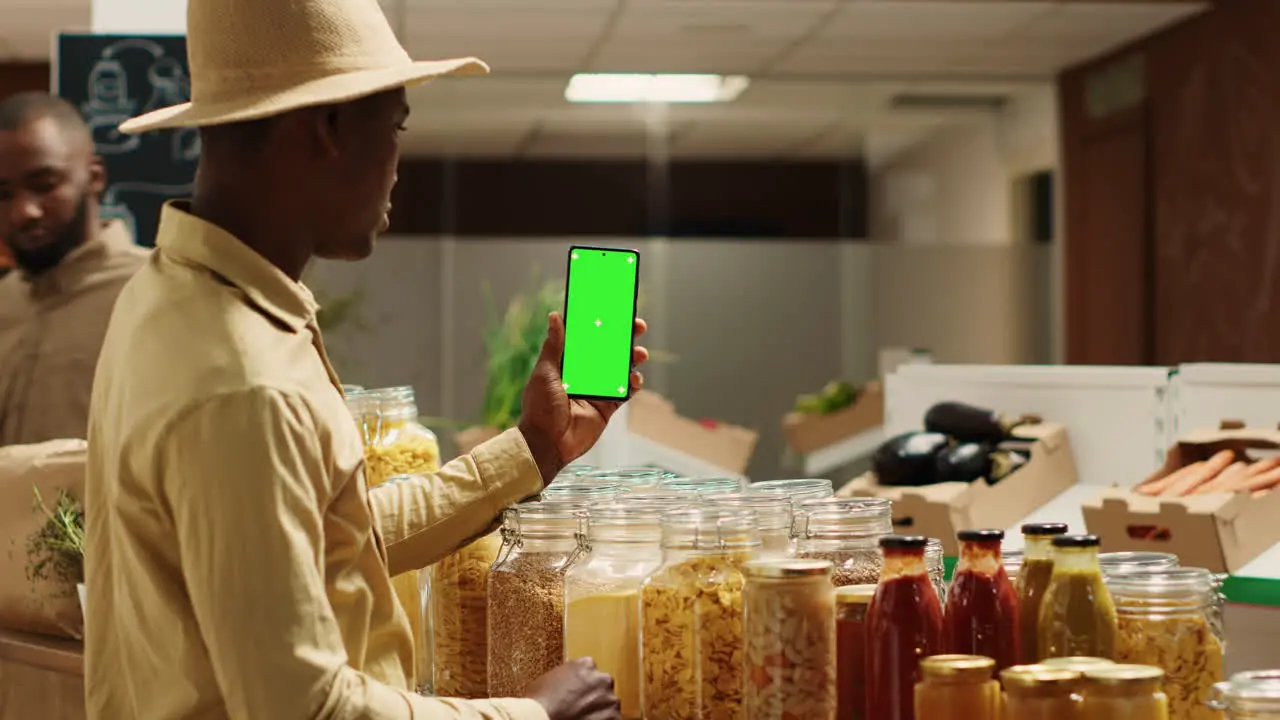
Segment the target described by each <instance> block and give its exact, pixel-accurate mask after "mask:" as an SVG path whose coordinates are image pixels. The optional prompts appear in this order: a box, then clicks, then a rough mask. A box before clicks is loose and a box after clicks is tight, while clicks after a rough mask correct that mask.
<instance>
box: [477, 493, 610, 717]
mask: <svg viewBox="0 0 1280 720" xmlns="http://www.w3.org/2000/svg"><path fill="white" fill-rule="evenodd" d="M586 527H587V506H586V505H584V504H582V503H573V502H554V501H542V502H537V501H533V502H525V503H521V504H519V505H516V506H514V507H511V508H508V509H507V510H506V512H505V513H503V517H502V549H501V550H500V551H499V552H498V560H497V561H496V562H495V563H494V564H493V567H492V568H490V570H489V618H488V620H489V637H490V638H493V639H494V640H495V642H491V643H489V661H488V665H489V694H490V695H491V696H493V697H519V696H520V695H521V694H522V693H523V692H524V689H525V686H527V685H528V684H529V683H530V682H532V681H533V680H535V679H537V678H538V677H540V676H542V675H543V674H545V673H547V672H549V671H551V670H552V669H554V668H555V667H556V666H557V665H560V664H561V663H563V662H564V576H565V573H566V572H567V571H568V569H569V567H570V566H571V565H572V564H573V563H574V562H575V561H576V560H577V559H579V558H580V557H581V555H582V552H581V550H580V549H579V540H578V538H579V536H580V535H581V534H582V533H584V532H585V531H586ZM499 639H500V640H501V641H500V642H498V640H499Z"/></svg>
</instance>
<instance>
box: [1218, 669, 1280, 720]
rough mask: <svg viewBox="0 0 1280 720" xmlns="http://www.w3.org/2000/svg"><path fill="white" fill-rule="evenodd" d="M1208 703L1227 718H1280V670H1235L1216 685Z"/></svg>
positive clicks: (1254, 719)
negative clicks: (1238, 671)
mask: <svg viewBox="0 0 1280 720" xmlns="http://www.w3.org/2000/svg"><path fill="white" fill-rule="evenodd" d="M1209 704H1210V707H1212V708H1213V709H1215V710H1221V711H1225V713H1226V718H1227V720H1280V670H1254V671H1250V672H1241V673H1236V674H1235V675H1232V676H1231V679H1230V680H1228V681H1226V682H1221V683H1218V685H1217V686H1216V687H1214V691H1213V698H1212V699H1211V700H1210V701H1209Z"/></svg>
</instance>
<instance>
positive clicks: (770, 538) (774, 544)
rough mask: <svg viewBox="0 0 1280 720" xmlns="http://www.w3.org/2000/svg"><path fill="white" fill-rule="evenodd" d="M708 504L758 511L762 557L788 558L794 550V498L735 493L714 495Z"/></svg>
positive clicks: (757, 524)
mask: <svg viewBox="0 0 1280 720" xmlns="http://www.w3.org/2000/svg"><path fill="white" fill-rule="evenodd" d="M707 504H708V505H711V506H721V507H731V508H745V509H749V510H754V511H755V513H756V526H757V528H758V529H759V530H760V557H761V559H775V558H788V557H791V556H792V555H793V554H794V552H795V548H794V546H793V545H792V542H791V501H790V499H788V498H787V497H785V496H782V495H774V494H771V493H731V494H725V495H713V496H711V497H709V498H707Z"/></svg>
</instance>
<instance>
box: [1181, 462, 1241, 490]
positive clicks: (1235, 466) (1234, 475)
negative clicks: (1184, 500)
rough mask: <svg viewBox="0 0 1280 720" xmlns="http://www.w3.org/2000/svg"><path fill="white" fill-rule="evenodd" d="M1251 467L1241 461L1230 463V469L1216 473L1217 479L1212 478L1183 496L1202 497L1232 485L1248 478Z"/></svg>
mask: <svg viewBox="0 0 1280 720" xmlns="http://www.w3.org/2000/svg"><path fill="white" fill-rule="evenodd" d="M1251 467H1253V466H1252V465H1251V464H1249V463H1247V462H1245V461H1243V460H1237V461H1235V462H1233V463H1231V467H1229V468H1227V469H1226V470H1223V471H1222V472H1220V473H1218V477H1216V478H1213V479H1212V480H1210V481H1208V482H1206V483H1205V484H1203V485H1201V486H1200V487H1198V488H1195V489H1193V490H1192V491H1191V492H1188V493H1185V494H1186V495H1203V494H1205V493H1211V492H1215V491H1216V490H1217V489H1218V488H1220V487H1222V486H1223V485H1226V484H1229V483H1233V482H1235V481H1236V480H1239V479H1241V478H1245V477H1248V475H1249V468H1251Z"/></svg>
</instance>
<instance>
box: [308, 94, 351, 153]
mask: <svg viewBox="0 0 1280 720" xmlns="http://www.w3.org/2000/svg"><path fill="white" fill-rule="evenodd" d="M311 120H312V130H313V134H314V136H315V139H316V144H317V146H318V147H319V149H320V152H322V153H324V154H325V155H327V156H329V157H337V156H338V155H339V154H340V153H341V147H342V142H341V132H340V131H341V125H342V122H343V118H342V108H341V106H339V105H324V106H321V107H318V108H316V109H315V111H314V112H313V113H312V115H311Z"/></svg>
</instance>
